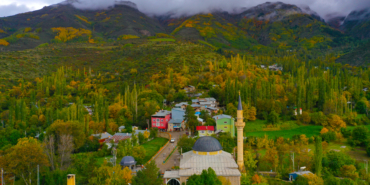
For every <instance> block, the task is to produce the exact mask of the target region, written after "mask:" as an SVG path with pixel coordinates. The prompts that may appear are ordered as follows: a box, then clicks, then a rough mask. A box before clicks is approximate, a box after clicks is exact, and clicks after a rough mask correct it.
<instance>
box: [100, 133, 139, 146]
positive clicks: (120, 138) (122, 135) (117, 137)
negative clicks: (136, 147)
mask: <svg viewBox="0 0 370 185" xmlns="http://www.w3.org/2000/svg"><path fill="white" fill-rule="evenodd" d="M131 136H132V135H131V134H129V133H115V134H114V135H113V136H112V137H110V138H108V139H105V141H104V142H105V144H106V145H108V148H111V147H112V142H113V145H114V146H117V145H118V143H119V142H120V141H123V140H126V139H131Z"/></svg>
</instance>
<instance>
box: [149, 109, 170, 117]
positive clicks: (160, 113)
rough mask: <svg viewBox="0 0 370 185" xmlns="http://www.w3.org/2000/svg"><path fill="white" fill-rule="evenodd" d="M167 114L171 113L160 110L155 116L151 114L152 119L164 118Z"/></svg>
mask: <svg viewBox="0 0 370 185" xmlns="http://www.w3.org/2000/svg"><path fill="white" fill-rule="evenodd" d="M168 114H171V111H168V110H160V111H158V112H157V113H156V114H153V115H152V116H153V117H165V116H167V115H168Z"/></svg>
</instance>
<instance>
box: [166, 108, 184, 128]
mask: <svg viewBox="0 0 370 185" xmlns="http://www.w3.org/2000/svg"><path fill="white" fill-rule="evenodd" d="M184 116H185V110H184V109H182V108H173V109H172V110H171V120H170V121H169V122H168V128H167V131H169V132H172V131H181V130H184V129H185V122H184Z"/></svg>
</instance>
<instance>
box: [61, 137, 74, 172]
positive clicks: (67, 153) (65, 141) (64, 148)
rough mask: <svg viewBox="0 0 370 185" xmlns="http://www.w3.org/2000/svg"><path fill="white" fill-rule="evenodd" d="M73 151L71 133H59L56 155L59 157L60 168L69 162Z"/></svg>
mask: <svg viewBox="0 0 370 185" xmlns="http://www.w3.org/2000/svg"><path fill="white" fill-rule="evenodd" d="M72 151H73V137H72V136H71V135H61V136H60V139H59V143H58V155H59V159H60V168H61V169H64V165H68V163H69V162H70V158H71V154H72Z"/></svg>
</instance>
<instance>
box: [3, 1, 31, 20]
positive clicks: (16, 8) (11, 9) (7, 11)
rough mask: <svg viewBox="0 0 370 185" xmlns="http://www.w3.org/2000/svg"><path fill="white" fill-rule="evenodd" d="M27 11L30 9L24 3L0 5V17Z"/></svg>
mask: <svg viewBox="0 0 370 185" xmlns="http://www.w3.org/2000/svg"><path fill="white" fill-rule="evenodd" d="M28 11H30V9H29V8H28V7H27V6H26V5H17V4H16V3H12V4H9V5H0V17H5V16H10V15H15V14H18V13H23V12H28Z"/></svg>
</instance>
